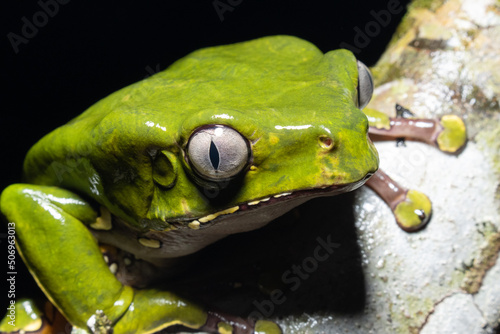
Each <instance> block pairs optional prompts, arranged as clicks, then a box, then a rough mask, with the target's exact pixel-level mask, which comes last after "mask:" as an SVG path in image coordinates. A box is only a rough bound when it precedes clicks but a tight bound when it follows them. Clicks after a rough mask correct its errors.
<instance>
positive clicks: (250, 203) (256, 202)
mask: <svg viewBox="0 0 500 334" xmlns="http://www.w3.org/2000/svg"><path fill="white" fill-rule="evenodd" d="M259 203H260V201H252V202H248V205H257V204H259Z"/></svg>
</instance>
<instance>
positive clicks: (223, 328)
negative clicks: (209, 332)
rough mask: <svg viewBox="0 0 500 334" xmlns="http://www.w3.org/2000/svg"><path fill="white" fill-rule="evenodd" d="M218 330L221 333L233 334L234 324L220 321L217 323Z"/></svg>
mask: <svg viewBox="0 0 500 334" xmlns="http://www.w3.org/2000/svg"><path fill="white" fill-rule="evenodd" d="M217 330H218V331H219V333H220V334H231V333H233V326H231V325H230V324H228V323H227V322H219V323H218V324H217Z"/></svg>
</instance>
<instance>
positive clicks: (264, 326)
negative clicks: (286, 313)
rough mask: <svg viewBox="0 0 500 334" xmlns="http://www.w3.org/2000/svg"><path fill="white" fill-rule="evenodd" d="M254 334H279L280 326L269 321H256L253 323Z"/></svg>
mask: <svg viewBox="0 0 500 334" xmlns="http://www.w3.org/2000/svg"><path fill="white" fill-rule="evenodd" d="M254 332H255V333H259V334H264V333H265V334H281V333H283V332H282V331H281V328H280V326H278V324H277V323H275V322H272V321H269V320H257V322H256V323H255V329H254Z"/></svg>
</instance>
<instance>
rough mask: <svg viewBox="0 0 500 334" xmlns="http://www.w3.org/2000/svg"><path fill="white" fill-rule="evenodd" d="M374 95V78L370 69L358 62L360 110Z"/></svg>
mask: <svg viewBox="0 0 500 334" xmlns="http://www.w3.org/2000/svg"><path fill="white" fill-rule="evenodd" d="M372 94H373V78H372V74H371V73H370V70H369V69H368V67H366V65H365V64H363V63H362V62H360V61H359V60H358V108H359V109H363V108H364V107H366V105H367V104H368V102H370V100H371V98H372Z"/></svg>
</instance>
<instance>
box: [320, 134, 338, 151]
mask: <svg viewBox="0 0 500 334" xmlns="http://www.w3.org/2000/svg"><path fill="white" fill-rule="evenodd" d="M318 141H319V145H320V146H321V147H322V148H324V149H327V150H331V149H332V148H333V146H334V144H335V142H334V141H333V139H332V138H330V137H328V136H325V135H321V136H319V137H318Z"/></svg>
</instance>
